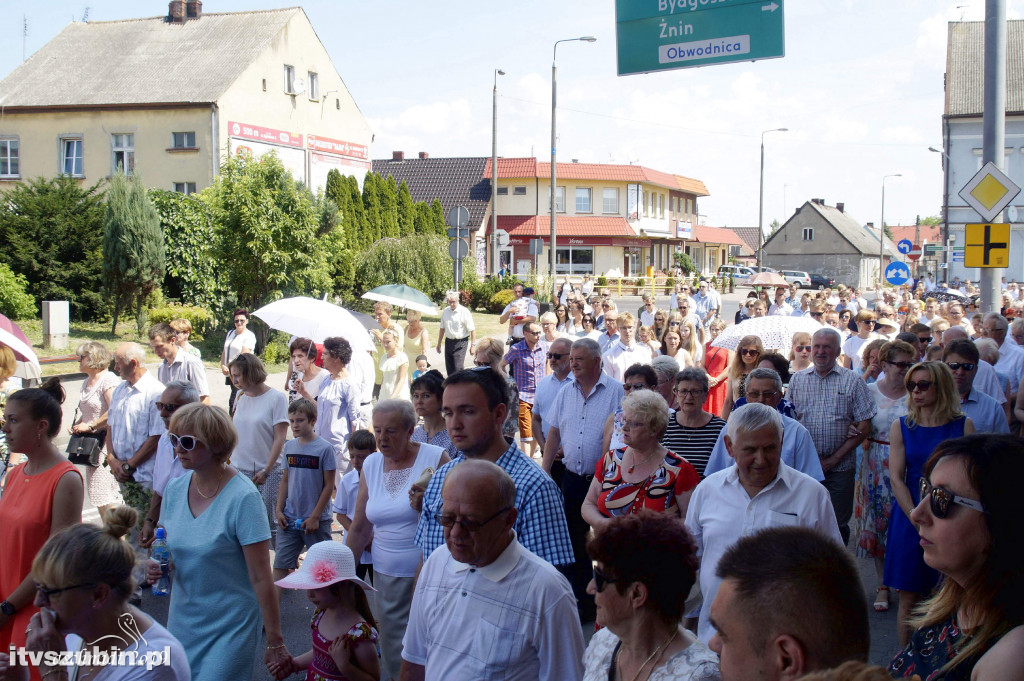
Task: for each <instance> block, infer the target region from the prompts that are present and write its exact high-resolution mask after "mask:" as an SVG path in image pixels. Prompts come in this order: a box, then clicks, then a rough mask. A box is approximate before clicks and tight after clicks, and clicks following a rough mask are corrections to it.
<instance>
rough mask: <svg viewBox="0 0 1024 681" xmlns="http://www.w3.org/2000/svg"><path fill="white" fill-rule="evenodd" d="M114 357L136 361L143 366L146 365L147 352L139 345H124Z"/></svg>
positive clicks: (129, 343) (119, 347)
mask: <svg viewBox="0 0 1024 681" xmlns="http://www.w3.org/2000/svg"><path fill="white" fill-rule="evenodd" d="M114 357H116V358H117V359H124V360H133V359H134V360H135V361H136V362H138V363H139V366H142V365H144V364H145V363H146V351H145V349H143V347H142V346H141V345H139V344H138V343H132V342H128V343H122V344H121V345H120V346H118V348H117V350H116V351H115V352H114Z"/></svg>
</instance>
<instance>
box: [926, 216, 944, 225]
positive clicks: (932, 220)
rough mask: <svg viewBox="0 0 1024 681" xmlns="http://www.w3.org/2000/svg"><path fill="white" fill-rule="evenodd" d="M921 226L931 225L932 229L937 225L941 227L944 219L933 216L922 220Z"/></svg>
mask: <svg viewBox="0 0 1024 681" xmlns="http://www.w3.org/2000/svg"><path fill="white" fill-rule="evenodd" d="M921 224H922V225H930V226H932V227H935V226H936V225H941V224H942V218H941V217H939V216H938V215H931V216H929V217H926V218H921Z"/></svg>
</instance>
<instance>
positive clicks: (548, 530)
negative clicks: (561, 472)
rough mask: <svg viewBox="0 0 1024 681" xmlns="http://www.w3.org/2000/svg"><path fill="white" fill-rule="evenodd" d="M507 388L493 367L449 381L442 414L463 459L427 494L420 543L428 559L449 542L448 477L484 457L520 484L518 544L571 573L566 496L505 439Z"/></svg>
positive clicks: (442, 471) (441, 473)
mask: <svg viewBox="0 0 1024 681" xmlns="http://www.w3.org/2000/svg"><path fill="white" fill-rule="evenodd" d="M505 390H506V388H505V379H504V378H503V377H502V376H500V375H499V374H498V373H497V372H496V371H494V370H493V369H491V368H490V367H477V368H476V369H468V370H466V371H459V372H457V373H455V374H452V375H451V376H449V377H448V378H447V379H446V380H445V382H444V395H443V397H442V401H441V405H442V406H441V413H442V414H443V415H444V419H445V425H446V426H447V428H448V437H449V438H451V441H452V444H454V445H455V447H456V448H457V449H458V450H459V456H457V457H456V458H455V459H453V460H452V461H450V462H448V463H446V464H445V465H443V466H441V467H440V468H438V469H437V472H436V473H434V475H433V477H432V478H431V479H430V482H429V483H428V484H427V488H426V490H425V491H424V492H423V504H422V512H421V513H420V521H419V526H418V527H417V528H416V545H417V546H419V547H420V550H421V551H422V552H423V560H426V559H427V558H428V557H429V556H430V554H431V553H432V552H433V551H434V549H436V548H437V547H439V546H441V545H442V544H444V528H443V527H441V524H440V523H438V522H437V519H436V518H435V515H436V514H437V513H438V512H439V511H440V510H441V487H442V486H443V485H444V480H445V477H446V476H447V475H448V473H449V472H450V471H451V470H452V467H453V466H457V465H459V463H461V462H462V461H464V460H466V459H483V460H486V461H490V462H491V463H495V464H497V465H498V466H499V467H500V468H501V469H503V470H504V471H505V472H506V473H508V474H509V476H510V477H511V478H512V480H513V482H515V484H516V503H515V506H516V509H517V510H518V517H517V518H516V522H515V531H516V536H517V537H518V539H519V541H520V542H521V543H522V545H523V546H525V547H526V548H527V549H529V550H530V551H532V552H533V553H535V554H537V555H538V556H540V557H541V558H543V559H544V560H546V561H548V562H549V563H551V564H552V565H554V566H555V567H557V568H559V570H560V571H561V572H562V573H563V574H566V575H568V573H569V570H570V568H571V566H572V565H573V563H574V561H575V559H574V557H573V551H572V544H571V543H570V540H569V528H568V525H567V524H566V522H565V512H564V511H563V509H562V497H561V495H560V494H559V492H558V486H557V485H555V483H554V481H553V480H552V479H551V478H550V477H548V475H547V474H545V473H544V471H542V470H541V468H540V466H538V465H537V464H536V463H534V461H533V460H532V459H531V458H530V457H528V456H526V454H524V453H523V451H522V450H521V449H519V448H518V447H516V445H515V444H514V443H513V444H511V445H510V444H508V443H507V442H505V438H504V437H502V434H501V429H502V424H504V422H505V414H506V410H507V407H506V404H505V395H506V393H505ZM620 390H621V388H620ZM415 491H416V488H415V486H414V488H413V492H415Z"/></svg>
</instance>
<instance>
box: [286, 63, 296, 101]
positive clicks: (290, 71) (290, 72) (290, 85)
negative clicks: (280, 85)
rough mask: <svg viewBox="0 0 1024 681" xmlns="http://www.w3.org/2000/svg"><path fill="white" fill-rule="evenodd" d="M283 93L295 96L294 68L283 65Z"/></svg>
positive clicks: (289, 65)
mask: <svg viewBox="0 0 1024 681" xmlns="http://www.w3.org/2000/svg"><path fill="white" fill-rule="evenodd" d="M284 92H285V94H288V95H294V94H295V67H294V66H292V65H291V64H285V65H284Z"/></svg>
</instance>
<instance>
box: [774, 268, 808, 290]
mask: <svg viewBox="0 0 1024 681" xmlns="http://www.w3.org/2000/svg"><path fill="white" fill-rule="evenodd" d="M779 274H780V275H781V276H782V277H784V278H785V280H786V281H788V282H789V283H790V285H792V286H796V287H797V288H800V287H810V285H811V277H810V275H808V274H807V273H806V272H801V271H800V270H779Z"/></svg>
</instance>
